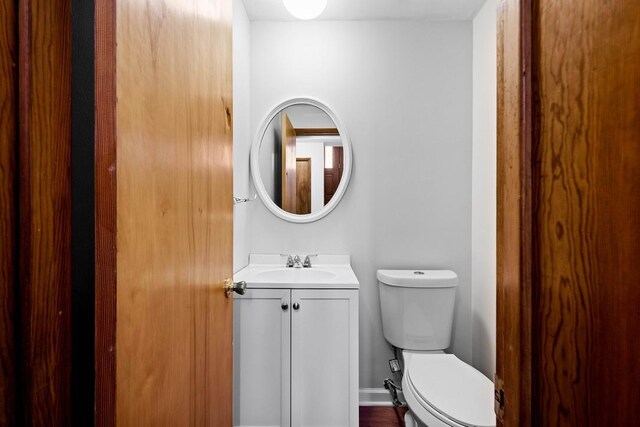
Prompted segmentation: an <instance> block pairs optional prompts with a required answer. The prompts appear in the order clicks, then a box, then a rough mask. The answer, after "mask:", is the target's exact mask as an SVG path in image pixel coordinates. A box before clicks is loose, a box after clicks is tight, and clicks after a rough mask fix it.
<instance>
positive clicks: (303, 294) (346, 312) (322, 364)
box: [291, 289, 358, 427]
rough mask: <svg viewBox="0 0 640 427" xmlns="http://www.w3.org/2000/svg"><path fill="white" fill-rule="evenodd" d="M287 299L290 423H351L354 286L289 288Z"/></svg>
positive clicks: (354, 404)
mask: <svg viewBox="0 0 640 427" xmlns="http://www.w3.org/2000/svg"><path fill="white" fill-rule="evenodd" d="M291 304H292V308H293V311H292V312H291V425H293V426H300V427H303V426H357V425H358V291H356V290H340V289H338V290H336V289H331V290H329V289H327V290H315V289H294V290H292V291H291ZM296 304H299V306H296ZM296 307H298V308H297V309H296Z"/></svg>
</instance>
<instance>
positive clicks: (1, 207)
mask: <svg viewBox="0 0 640 427" xmlns="http://www.w3.org/2000/svg"><path fill="white" fill-rule="evenodd" d="M16 6H17V4H16V3H15V2H13V1H8V2H4V3H3V6H2V7H0V425H3V426H11V425H16V424H17V419H18V414H17V409H18V408H17V405H16V376H15V373H16V368H17V351H18V349H17V345H16V344H17V343H16V338H17V336H16V321H15V319H16V313H17V307H16V303H17V300H16V284H17V281H16V280H17V270H18V269H17V259H18V258H17V241H16V230H17V214H18V211H17V193H16V185H17V184H16V180H17V174H18V171H17V153H16V149H17V147H18V99H17V92H18V91H17V84H18V70H17V64H18V25H17V24H18V9H17V7H16Z"/></svg>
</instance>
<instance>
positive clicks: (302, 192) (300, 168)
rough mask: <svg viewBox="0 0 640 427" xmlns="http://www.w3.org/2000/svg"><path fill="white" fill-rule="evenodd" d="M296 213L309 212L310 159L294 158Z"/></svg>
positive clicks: (303, 213)
mask: <svg viewBox="0 0 640 427" xmlns="http://www.w3.org/2000/svg"><path fill="white" fill-rule="evenodd" d="M296 199H297V201H296V204H297V209H296V213H297V214H298V215H305V214H310V213H311V159H310V158H308V157H307V158H298V159H296Z"/></svg>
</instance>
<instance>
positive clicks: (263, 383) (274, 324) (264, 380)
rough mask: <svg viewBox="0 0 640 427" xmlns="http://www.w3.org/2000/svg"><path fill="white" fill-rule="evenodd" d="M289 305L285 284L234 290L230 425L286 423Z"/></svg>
mask: <svg viewBox="0 0 640 427" xmlns="http://www.w3.org/2000/svg"><path fill="white" fill-rule="evenodd" d="M290 306H291V301H290V290H289V289H247V291H246V293H245V295H237V294H236V295H235V301H234V308H233V310H234V315H233V317H234V328H233V330H234V337H233V353H234V359H233V360H234V363H235V366H234V367H233V393H234V396H233V402H234V403H233V425H234V426H289V425H290V413H291V412H290V403H291V400H290V399H291V388H290V384H291V382H290V381H291V377H290V375H291V371H290V357H291V351H290V350H291V346H290V344H291V340H290V338H291V336H290V332H291V315H290V313H291V308H290Z"/></svg>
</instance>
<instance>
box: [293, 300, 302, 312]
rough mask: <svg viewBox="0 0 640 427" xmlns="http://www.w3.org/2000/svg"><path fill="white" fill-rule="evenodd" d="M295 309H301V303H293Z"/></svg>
mask: <svg viewBox="0 0 640 427" xmlns="http://www.w3.org/2000/svg"><path fill="white" fill-rule="evenodd" d="M293 309H294V310H299V309H300V304H298V303H297V302H294V303H293Z"/></svg>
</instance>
